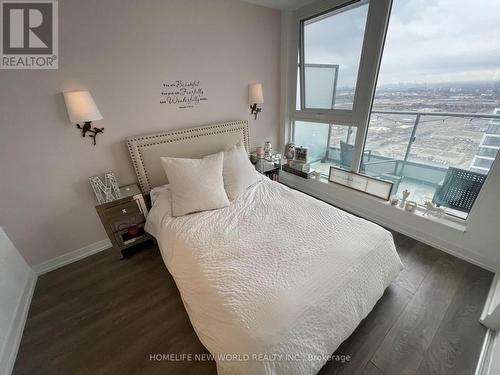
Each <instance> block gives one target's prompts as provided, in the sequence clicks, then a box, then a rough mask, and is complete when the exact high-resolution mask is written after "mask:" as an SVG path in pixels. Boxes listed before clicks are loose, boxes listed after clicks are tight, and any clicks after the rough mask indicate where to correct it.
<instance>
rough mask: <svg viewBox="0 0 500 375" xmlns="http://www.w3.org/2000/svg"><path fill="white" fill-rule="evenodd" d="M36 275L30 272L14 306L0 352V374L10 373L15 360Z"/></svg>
mask: <svg viewBox="0 0 500 375" xmlns="http://www.w3.org/2000/svg"><path fill="white" fill-rule="evenodd" d="M36 279H37V275H36V273H35V272H34V271H32V272H31V273H30V276H29V278H28V281H27V282H26V286H25V287H24V291H23V294H22V296H21V298H20V300H19V304H18V305H17V307H16V313H15V318H14V321H13V322H12V325H11V326H10V328H9V332H8V333H7V340H6V344H5V346H4V348H5V349H4V352H3V353H0V374H7V375H10V374H11V373H12V370H13V368H14V363H15V362H16V357H17V351H18V350H19V344H21V338H22V337H23V331H24V325H25V324H26V319H27V318H28V311H29V309H30V304H31V298H32V297H33V292H34V291H35V285H36Z"/></svg>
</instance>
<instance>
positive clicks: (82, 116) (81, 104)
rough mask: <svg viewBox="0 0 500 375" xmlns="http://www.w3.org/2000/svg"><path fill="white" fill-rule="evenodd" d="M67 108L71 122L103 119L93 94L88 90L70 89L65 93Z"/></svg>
mask: <svg viewBox="0 0 500 375" xmlns="http://www.w3.org/2000/svg"><path fill="white" fill-rule="evenodd" d="M63 94H64V101H65V102H66V109H67V111H68V116H69V119H70V121H71V122H75V123H80V122H86V121H97V120H102V115H101V112H99V108H97V106H96V104H95V102H94V99H93V98H92V95H90V92H88V91H68V92H65V93H63Z"/></svg>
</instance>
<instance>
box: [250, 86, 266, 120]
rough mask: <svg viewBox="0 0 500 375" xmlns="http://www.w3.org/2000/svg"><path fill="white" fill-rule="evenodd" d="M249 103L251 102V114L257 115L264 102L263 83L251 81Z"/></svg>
mask: <svg viewBox="0 0 500 375" xmlns="http://www.w3.org/2000/svg"><path fill="white" fill-rule="evenodd" d="M248 103H249V104H250V114H252V115H255V119H256V120H257V115H258V114H259V112H260V111H262V108H261V107H260V106H259V104H264V96H263V95H262V83H251V84H249V85H248Z"/></svg>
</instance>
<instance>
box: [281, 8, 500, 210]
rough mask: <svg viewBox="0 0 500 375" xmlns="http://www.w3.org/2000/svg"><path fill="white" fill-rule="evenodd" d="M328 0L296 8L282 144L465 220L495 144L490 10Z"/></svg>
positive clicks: (498, 83)
mask: <svg viewBox="0 0 500 375" xmlns="http://www.w3.org/2000/svg"><path fill="white" fill-rule="evenodd" d="M330 3H331V8H330V9H329V10H328V9H326V10H325V9H323V10H317V13H316V14H310V13H309V14H307V12H306V13H305V16H304V15H302V18H301V14H300V12H299V13H298V14H299V16H298V20H297V25H299V27H300V30H299V33H300V38H299V41H298V43H297V51H298V53H299V74H298V79H297V85H296V87H297V92H296V96H295V97H296V98H297V102H296V105H295V106H293V105H292V106H291V108H293V109H294V110H292V111H291V112H290V120H291V125H292V134H291V137H290V139H292V140H293V141H295V143H298V144H302V145H305V146H308V147H309V148H310V149H311V151H312V152H311V155H314V157H313V158H312V159H311V162H312V163H313V167H314V168H315V169H318V170H321V171H323V172H325V173H326V172H327V170H328V169H329V166H330V165H337V166H341V167H343V168H346V169H352V170H355V171H357V172H360V173H364V174H367V175H370V176H373V177H377V178H381V179H385V180H389V181H392V182H393V184H394V187H393V194H397V195H400V194H401V192H402V191H403V190H405V189H407V190H409V191H410V192H411V195H410V199H411V200H415V201H416V202H417V203H418V204H419V205H423V204H424V203H426V202H427V201H433V202H434V203H436V204H438V205H440V206H443V207H446V208H447V212H448V213H449V214H452V215H455V216H458V217H461V218H465V217H466V216H467V214H468V212H469V211H470V208H471V204H470V203H471V201H472V202H473V201H474V199H475V197H476V196H477V192H478V191H479V190H480V189H481V187H482V184H483V183H484V180H485V176H486V175H487V174H488V172H489V170H490V169H491V167H492V165H493V162H494V161H495V159H496V157H497V154H498V150H499V149H500V43H499V42H498V40H499V37H500V23H499V22H498V14H500V3H499V2H497V1H494V0H484V1H480V2H476V1H468V0H454V1H449V0H434V1H428V2H422V1H420V0H393V2H392V9H390V13H391V14H390V20H389V22H388V23H387V20H388V14H389V8H390V6H391V4H390V1H340V0H339V1H334V0H331V1H330ZM384 7H386V8H384ZM310 9H314V7H312V8H310ZM374 25H376V26H374ZM384 36H385V44H384ZM382 51H383V57H382V58H381V56H382ZM295 56H297V55H295ZM378 67H380V69H379V74H378V79H377V69H378ZM290 78H291V79H292V80H294V79H295V78H296V77H293V73H292V74H291V75H290ZM301 87H302V89H301ZM373 93H374V95H373ZM372 96H373V97H372ZM370 108H371V112H370Z"/></svg>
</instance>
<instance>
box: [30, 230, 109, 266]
mask: <svg viewBox="0 0 500 375" xmlns="http://www.w3.org/2000/svg"><path fill="white" fill-rule="evenodd" d="M110 247H111V241H110V240H109V239H108V238H106V239H105V240H101V241H97V242H94V243H93V244H90V245H88V246H85V247H82V248H81V249H78V250H75V251H72V252H70V253H67V254H63V255H61V256H58V257H56V258H52V259H50V260H47V261H45V262H42V263H39V264H37V265H35V266H33V269H34V270H35V272H36V273H37V275H43V274H44V273H47V272H50V271H53V270H55V269H57V268H60V267H62V266H65V265H67V264H70V263H73V262H76V261H77V260H80V259H83V258H86V257H88V256H90V255H93V254H96V253H98V252H100V251H103V250H106V249H109V248H110Z"/></svg>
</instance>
